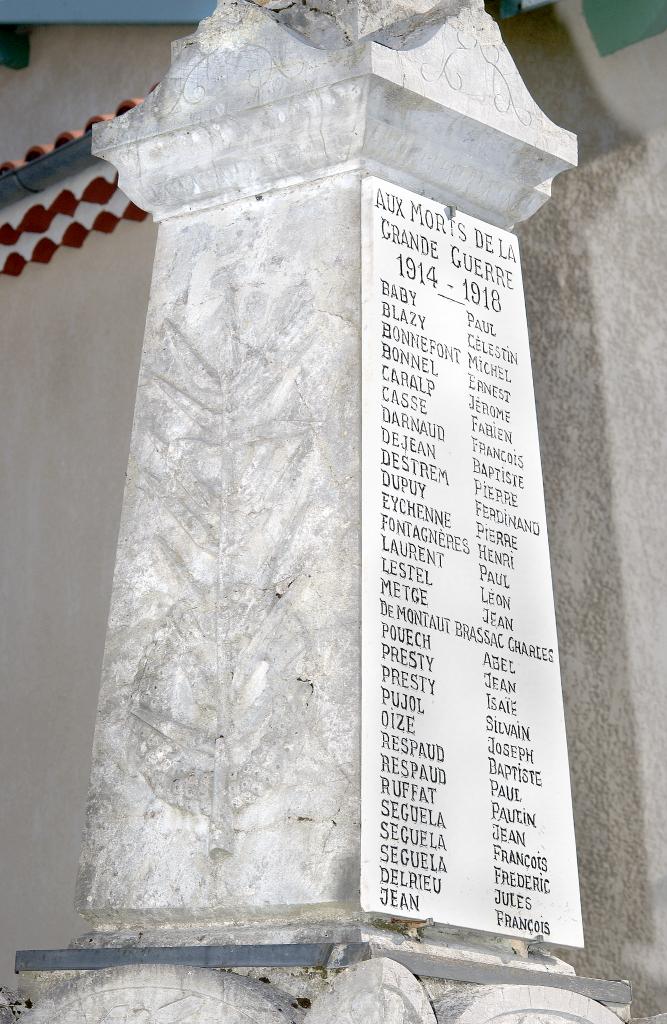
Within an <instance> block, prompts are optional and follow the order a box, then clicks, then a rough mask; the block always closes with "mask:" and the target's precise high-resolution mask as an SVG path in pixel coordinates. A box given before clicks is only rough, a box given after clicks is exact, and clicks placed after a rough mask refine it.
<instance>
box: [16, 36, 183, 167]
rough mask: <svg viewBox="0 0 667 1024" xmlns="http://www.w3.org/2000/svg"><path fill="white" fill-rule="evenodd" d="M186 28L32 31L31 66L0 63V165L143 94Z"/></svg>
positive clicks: (166, 65) (18, 157)
mask: <svg viewBox="0 0 667 1024" xmlns="http://www.w3.org/2000/svg"><path fill="white" fill-rule="evenodd" d="M192 30H193V27H190V26H187V25H152V26H150V25H106V26H87V25H48V26H37V27H35V28H33V29H31V32H30V63H29V65H28V67H27V68H24V69H22V70H21V71H12V70H11V69H9V68H6V67H0V146H1V151H0V162H1V161H3V160H19V159H21V158H22V157H23V154H24V152H25V151H26V149H27V148H28V147H29V146H32V145H35V144H37V143H47V142H53V140H54V138H55V136H56V135H57V134H58V133H59V132H62V131H66V130H67V129H75V128H83V127H85V124H86V121H87V120H88V118H89V117H92V116H93V114H104V113H109V112H113V111H114V110H115V109H116V107H117V106H118V104H119V103H120V102H121V100H124V99H127V98H128V97H131V96H145V95H146V93H147V91H148V90H149V89H150V88H151V86H152V85H154V84H155V83H156V82H158V81H159V80H160V78H161V77H162V75H163V74H164V72H165V70H166V69H167V68H168V67H169V61H170V53H169V44H170V42H171V40H172V39H180V38H182V37H183V36H187V35H189V34H190V32H191V31H192Z"/></svg>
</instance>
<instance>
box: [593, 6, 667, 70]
mask: <svg viewBox="0 0 667 1024" xmlns="http://www.w3.org/2000/svg"><path fill="white" fill-rule="evenodd" d="M584 15H585V16H586V21H587V22H588V27H589V28H590V30H591V33H592V36H593V39H594V40H595V45H596V46H597V48H598V52H599V53H600V55H601V56H602V57H606V56H607V54H610V53H615V52H616V51H617V50H622V49H623V47H625V46H631V45H632V43H638V42H639V41H640V40H641V39H648V37H649V36H656V35H658V33H659V32H664V31H665V29H667V0H584Z"/></svg>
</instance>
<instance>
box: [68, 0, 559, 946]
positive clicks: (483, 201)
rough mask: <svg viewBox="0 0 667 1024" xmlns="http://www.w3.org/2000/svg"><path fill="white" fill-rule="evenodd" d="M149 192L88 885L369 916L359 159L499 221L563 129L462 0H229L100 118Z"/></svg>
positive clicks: (161, 905) (222, 905)
mask: <svg viewBox="0 0 667 1024" xmlns="http://www.w3.org/2000/svg"><path fill="white" fill-rule="evenodd" d="M96 140H97V147H98V151H99V152H100V153H102V155H104V156H106V157H107V158H108V159H110V160H111V161H112V162H113V163H114V164H116V166H117V167H118V168H119V170H120V173H121V180H122V184H123V187H124V188H125V190H126V191H127V193H128V194H129V195H130V196H131V197H132V198H134V199H136V201H137V202H138V203H139V204H140V205H141V206H142V207H144V208H146V209H149V210H151V211H152V212H153V213H154V214H155V216H156V217H158V218H159V219H163V220H164V223H163V224H162V225H161V229H160V236H159V241H158V248H157V254H156V263H155V272H154V278H153V285H152V294H151V304H150V310H149V315H148V322H147V329H146V338H145V345H144V353H143V361H142V369H141V374H140V381H139V390H138V396H137V405H136V412H135V422H134V428H133V438H132V445H131V454H130V463H129V469H128V479H127V487H126V494H125V502H124V510H123V517H122V522H121V529H120V537H119V547H118V557H117V564H116V573H115V580H114V591H113V597H112V604H111V612H110V620H109V629H108V635H107V644H106V651H105V659H104V668H103V682H102V690H101V695H100V704H99V715H98V723H97V730H96V738H95V746H94V755H93V769H92V779H91V791H90V801H89V808H88V818H87V827H86V834H85V838H84V845H83V852H82V860H81V872H80V879H79V886H78V907H79V909H80V911H81V913H83V914H84V916H86V917H87V918H88V919H89V920H91V921H93V922H95V923H96V924H102V925H105V926H107V927H108V926H110V925H115V926H132V925H133V924H140V925H141V927H142V929H146V928H149V927H151V926H153V925H156V924H161V923H166V922H175V921H180V922H183V923H185V924H188V923H190V924H194V923H195V922H196V923H198V924H199V923H201V922H205V921H208V922H218V923H221V922H228V923H242V922H246V921H251V920H253V919H254V920H258V919H260V920H261V919H264V920H267V919H268V920H270V921H273V922H279V921H285V920H295V919H301V918H305V919H309V918H310V919H311V920H313V919H315V920H316V919H320V920H321V919H322V917H323V916H325V917H328V918H329V919H330V920H333V919H341V918H346V919H348V920H349V919H350V918H351V917H352V918H354V917H359V916H360V913H361V912H360V908H359V896H358V888H359V810H358V803H359V739H358V729H359V718H360V670H359V624H360V610H359V574H360V565H359V539H360V518H359V483H360V481H359V474H360V468H359V446H360V436H359V434H360V428H359V424H360V405H361V372H360V358H361V340H360V182H361V177H362V176H363V174H364V173H365V172H366V171H367V170H368V169H373V170H375V171H377V172H378V173H382V174H383V175H385V176H386V177H388V178H390V180H395V181H397V182H398V183H399V184H401V183H402V184H406V185H407V186H408V187H413V188H416V189H417V190H418V191H419V190H421V191H423V192H426V193H427V194H431V195H434V196H435V198H441V199H444V200H445V201H449V202H455V203H457V204H459V203H461V204H465V206H466V208H467V209H468V210H469V211H470V212H472V213H481V214H482V215H483V216H486V217H487V218H488V219H489V220H492V221H496V222H500V223H506V222H508V220H513V219H515V218H516V217H521V216H526V215H528V213H529V212H530V211H531V210H532V209H534V208H536V206H537V205H540V204H541V203H542V202H543V201H544V199H545V198H546V195H547V194H548V187H547V185H545V182H546V181H547V180H548V178H549V177H550V176H551V175H552V174H554V173H556V172H557V171H558V170H560V169H562V168H563V167H565V166H567V165H568V163H569V162H570V161H571V160H572V159H573V158H574V141H573V139H572V137H571V136H570V135H569V134H568V133H566V132H562V131H560V129H557V128H556V127H555V126H554V125H552V124H551V122H549V121H548V120H547V119H546V118H545V117H544V115H543V114H542V113H541V112H540V111H539V110H538V109H537V107H536V106H535V104H533V103H532V100H530V97H529V96H528V94H527V93H526V90H525V89H524V87H523V85H522V83H521V81H520V79H519V78H518V75H517V73H516V70H515V68H514V65H513V64H512V62H511V59H510V58H509V56H508V55H507V52H506V51H505V50H504V48H503V47H502V44H500V41H499V36H498V32H497V28H496V26H495V25H494V23H493V22H492V21H491V20H490V19H488V18H487V17H486V15H484V13H483V12H482V11H476V10H471V9H465V10H463V11H462V13H461V14H460V15H459V16H458V17H457V18H452V19H450V20H449V21H448V22H447V23H446V24H445V25H444V27H443V28H441V29H440V30H439V31H438V33H437V34H436V35H435V36H433V38H431V39H430V40H429V41H428V42H427V43H425V44H423V45H422V46H420V47H417V48H416V49H413V50H410V51H404V52H398V51H395V50H391V49H388V48H386V47H384V46H379V45H378V44H377V43H363V44H357V45H356V46H351V47H347V48H346V49H345V50H344V51H339V52H337V53H326V52H324V51H321V50H317V49H315V48H314V47H312V46H310V45H308V44H306V43H304V42H303V41H301V40H299V39H297V38H296V37H295V36H293V35H291V34H290V33H289V32H288V31H287V30H286V29H285V28H284V27H283V26H281V25H278V24H276V23H275V22H274V21H273V20H272V19H271V18H270V17H269V16H268V15H267V14H266V12H264V11H262V10H261V9H260V8H259V7H257V6H256V5H254V4H252V3H248V2H246V0H225V2H224V3H223V4H221V5H220V6H219V7H218V9H217V11H216V12H215V14H214V15H213V16H212V17H211V18H210V19H207V21H205V22H204V23H203V24H202V26H201V27H200V29H199V31H198V32H197V33H196V34H195V36H193V37H191V39H188V40H185V41H184V42H183V44H182V45H181V46H180V48H179V49H178V51H177V53H176V55H175V60H174V63H173V65H172V68H171V70H170V72H169V73H168V75H167V76H166V77H165V79H164V80H163V82H162V84H161V85H160V86H159V88H158V89H156V90H155V92H154V93H153V94H151V97H149V98H148V99H147V101H146V102H145V103H144V104H143V105H142V106H141V107H140V108H137V110H136V111H134V112H132V113H130V114H128V115H126V116H125V117H124V118H123V119H120V120H119V121H118V123H111V124H109V125H107V126H104V127H103V128H102V130H101V131H99V132H97V133H96Z"/></svg>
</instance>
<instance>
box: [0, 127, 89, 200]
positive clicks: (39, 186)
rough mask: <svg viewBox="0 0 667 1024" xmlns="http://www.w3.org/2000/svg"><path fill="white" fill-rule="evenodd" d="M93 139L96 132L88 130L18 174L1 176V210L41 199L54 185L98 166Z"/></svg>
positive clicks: (16, 172)
mask: <svg viewBox="0 0 667 1024" xmlns="http://www.w3.org/2000/svg"><path fill="white" fill-rule="evenodd" d="M91 139H92V132H91V131H90V129H88V131H87V132H85V133H84V134H83V135H82V136H81V138H79V139H73V140H72V141H71V142H65V143H64V144H63V145H62V146H58V148H57V149H54V150H52V151H51V152H50V153H45V154H44V156H39V157H37V158H36V159H35V160H31V161H30V162H29V163H27V164H22V166H21V167H17V168H16V170H15V171H5V172H4V174H2V175H0V209H2V207H4V206H10V205H11V204H12V203H15V202H17V201H18V200H19V199H25V197H26V196H32V195H38V194H39V193H40V192H43V191H44V189H45V188H48V187H49V186H50V185H55V184H56V183H57V182H59V181H64V180H65V179H66V178H69V177H71V176H72V175H73V174H78V172H79V171H83V170H85V168H86V167H90V166H91V165H92V164H94V163H97V160H98V159H99V157H96V156H93V154H92V153H91V151H90V146H91Z"/></svg>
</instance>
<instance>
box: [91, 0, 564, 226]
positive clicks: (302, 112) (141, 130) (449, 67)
mask: <svg viewBox="0 0 667 1024" xmlns="http://www.w3.org/2000/svg"><path fill="white" fill-rule="evenodd" d="M94 150H95V152H96V153H97V155H99V156H102V157H104V158H105V159H107V160H109V161H110V162H111V163H113V164H114V165H115V166H116V167H117V168H118V171H119V175H120V185H121V187H122V188H123V189H124V191H125V192H126V193H127V194H128V195H129V196H130V198H131V199H132V200H133V201H134V202H136V203H137V204H138V205H139V206H141V207H142V208H143V209H148V210H150V211H151V213H152V214H153V215H154V217H155V218H156V219H157V220H162V219H165V218H168V217H172V216H176V215H179V214H183V213H187V212H189V211H192V210H195V209H201V208H205V207H207V206H211V205H220V204H225V203H228V202H231V201H234V200H236V199H240V198H245V197H251V196H253V195H258V194H263V193H265V192H267V191H270V190H273V189H279V188H286V187H290V186H291V185H294V184H297V183H298V182H301V181H303V180H309V179H317V178H320V177H325V176H329V175H331V174H336V173H339V172H341V171H344V170H347V169H349V168H350V167H354V166H358V167H360V168H362V169H366V170H369V171H373V172H375V173H378V174H381V175H383V176H385V177H387V178H389V179H391V180H394V181H396V182H397V183H398V184H404V185H406V186H408V187H410V188H413V189H415V190H417V191H421V192H424V193H425V194H428V195H431V196H432V197H433V198H435V199H438V200H440V201H442V202H446V203H450V204H452V205H455V206H458V207H459V208H461V209H463V210H465V211H467V212H469V213H472V214H476V215H478V216H482V217H484V218H486V219H488V220H489V221H492V222H494V223H497V224H500V225H510V224H513V223H516V222H517V221H520V220H523V219H525V218H526V217H529V216H530V215H531V214H532V213H534V212H535V210H536V209H538V208H539V207H540V206H541V205H542V203H543V202H544V201H545V200H546V199H547V197H548V195H549V186H550V181H551V179H552V178H553V177H554V175H555V174H558V173H559V172H560V171H562V170H564V169H566V168H568V167H571V166H573V165H574V164H575V163H576V140H575V138H574V136H572V135H571V134H570V133H569V132H566V131H564V130H563V129H561V128H558V127H557V126H556V125H554V124H553V123H552V122H551V121H549V119H548V118H547V117H546V116H545V115H544V114H543V113H542V111H541V110H540V109H539V108H538V107H537V105H536V104H535V103H534V101H533V100H532V98H531V97H530V95H529V93H528V91H527V89H526V87H525V86H524V84H523V82H522V80H521V78H520V76H519V74H518V71H517V69H516V67H515V65H514V63H513V61H512V59H511V57H510V55H509V53H508V51H507V50H506V48H505V46H504V44H503V43H502V40H501V38H500V34H499V30H498V28H497V26H496V25H495V23H494V22H493V20H492V19H491V18H490V17H489V16H488V15H486V14H485V13H484V12H483V11H479V10H470V9H466V10H463V11H462V12H461V13H460V14H459V15H457V16H456V17H452V18H449V19H448V20H447V21H446V22H445V24H444V25H442V27H441V28H440V29H439V30H438V31H437V32H436V34H435V35H433V36H432V37H431V38H430V39H428V40H427V41H426V42H424V43H422V44H421V45H420V46H417V47H415V48H413V49H409V50H394V49H390V48H388V47H386V46H382V45H380V44H379V43H377V42H363V43H357V44H355V45H352V46H348V47H345V48H343V49H341V50H336V51H326V50H322V49H317V48H315V47H314V46H311V45H309V44H308V43H307V42H304V41H303V40H301V39H299V38H297V37H296V36H295V35H294V34H293V33H292V32H290V31H288V30H287V29H286V28H284V27H283V26H282V25H279V24H277V23H276V22H275V21H274V20H273V18H271V17H270V16H269V15H268V14H267V13H266V12H265V11H264V10H262V9H261V8H259V7H257V6H255V5H254V4H252V3H249V2H247V0H228V2H227V3H226V4H224V5H223V6H220V7H219V8H218V10H217V11H216V13H215V14H214V15H213V16H212V17H211V18H209V19H207V20H206V21H205V22H203V23H202V25H201V26H200V28H199V30H198V31H197V32H196V33H195V35H193V36H191V37H190V38H188V39H185V40H183V41H181V43H180V44H178V46H177V48H176V51H175V54H174V61H173V63H172V66H171V68H170V70H169V72H168V73H167V75H166V77H165V79H164V80H163V81H162V83H161V84H160V86H159V87H158V88H157V89H156V90H155V91H154V92H153V93H152V94H151V96H150V97H149V98H148V99H147V100H146V102H145V103H144V104H143V105H142V106H141V107H139V108H137V109H136V110H134V111H131V112H130V113H129V114H127V115H125V117H123V119H122V120H119V121H114V122H110V123H107V124H102V125H99V126H97V127H96V129H95V133H94Z"/></svg>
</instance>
